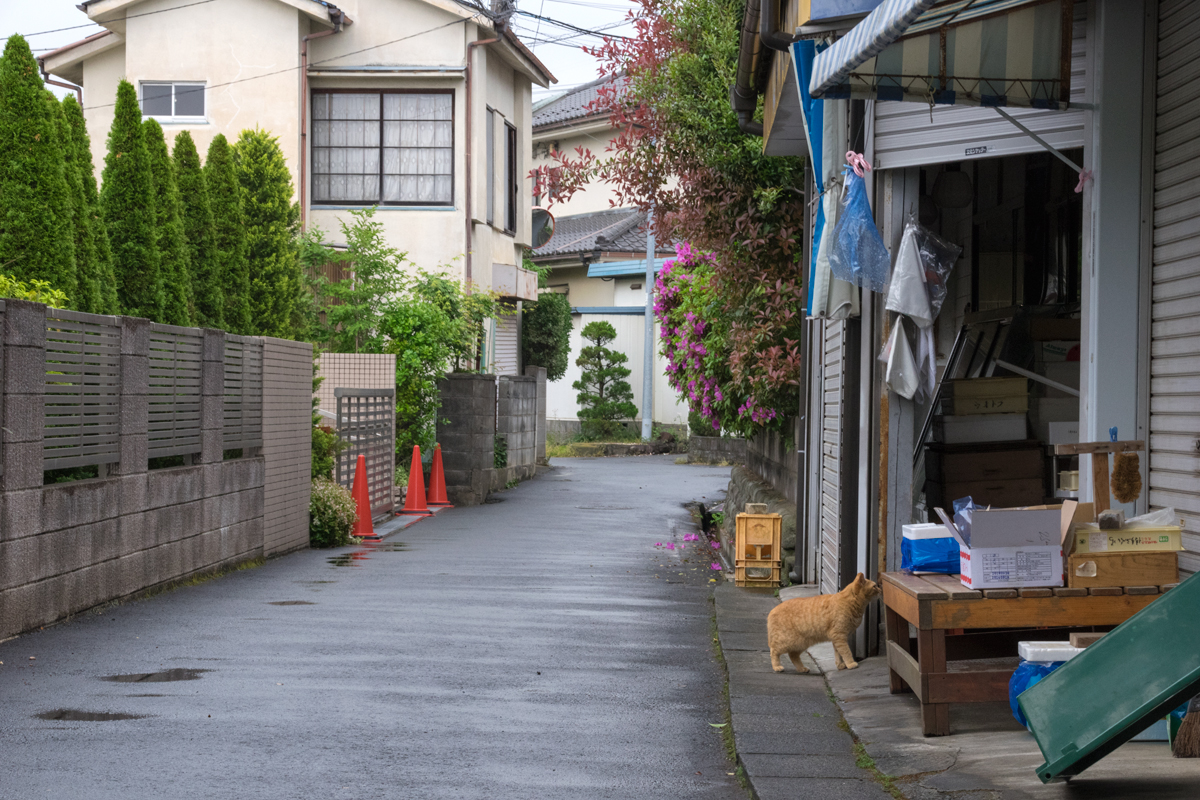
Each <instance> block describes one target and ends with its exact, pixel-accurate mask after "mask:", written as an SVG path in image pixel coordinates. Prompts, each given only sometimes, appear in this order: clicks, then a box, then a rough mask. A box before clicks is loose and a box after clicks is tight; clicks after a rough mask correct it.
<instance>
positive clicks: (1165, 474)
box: [1150, 0, 1200, 572]
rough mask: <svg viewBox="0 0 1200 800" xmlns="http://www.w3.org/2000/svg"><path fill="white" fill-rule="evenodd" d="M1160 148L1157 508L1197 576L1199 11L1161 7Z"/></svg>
mask: <svg viewBox="0 0 1200 800" xmlns="http://www.w3.org/2000/svg"><path fill="white" fill-rule="evenodd" d="M1157 73H1158V77H1157V88H1156V91H1155V96H1156V109H1155V111H1156V113H1155V144H1154V244H1153V246H1154V256H1153V259H1154V268H1153V289H1152V292H1151V329H1150V505H1151V506H1154V507H1163V506H1170V507H1173V508H1175V509H1176V511H1178V512H1179V513H1180V516H1182V517H1183V519H1184V527H1185V532H1184V536H1183V546H1184V548H1185V550H1186V551H1187V552H1184V553H1181V554H1180V558H1179V566H1180V568H1181V569H1182V570H1186V571H1187V572H1195V571H1196V570H1198V569H1200V480H1198V479H1197V475H1200V158H1198V157H1197V156H1200V4H1197V3H1195V2H1192V1H1191V0H1162V2H1161V3H1160V4H1159V19H1158V70H1157Z"/></svg>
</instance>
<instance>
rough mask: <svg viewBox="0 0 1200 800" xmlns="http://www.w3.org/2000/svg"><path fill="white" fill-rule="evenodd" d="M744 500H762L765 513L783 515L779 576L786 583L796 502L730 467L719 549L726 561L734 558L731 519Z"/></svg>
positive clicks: (793, 549)
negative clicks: (781, 560) (720, 546)
mask: <svg viewBox="0 0 1200 800" xmlns="http://www.w3.org/2000/svg"><path fill="white" fill-rule="evenodd" d="M746 503H766V505H767V511H768V513H771V514H779V515H780V516H781V517H783V526H782V527H783V530H782V541H781V542H780V547H781V548H782V550H783V578H784V579H785V580H784V583H785V584H786V583H787V580H786V579H787V575H788V573H789V572H791V571H792V569H793V568H794V567H795V566H796V504H795V503H793V502H792V501H790V500H789V499H788V498H786V497H784V496H783V494H782V493H780V492H779V491H777V490H776V489H775V488H774V487H772V486H771V484H769V483H767V482H766V481H764V480H762V479H761V478H759V477H758V476H757V475H755V474H754V473H753V472H751V471H750V470H749V469H747V468H746V467H734V468H733V470H732V471H731V472H730V475H729V489H728V491H727V492H726V494H725V512H724V513H725V518H724V521H723V523H722V525H721V544H722V549H723V550H724V552H725V555H726V557H727V558H728V560H729V563H730V564H733V560H734V555H733V546H734V535H735V525H736V522H735V520H736V518H737V515H738V514H739V513H740V512H742V511H745V509H746Z"/></svg>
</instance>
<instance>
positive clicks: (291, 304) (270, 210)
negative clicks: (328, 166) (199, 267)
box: [233, 128, 304, 339]
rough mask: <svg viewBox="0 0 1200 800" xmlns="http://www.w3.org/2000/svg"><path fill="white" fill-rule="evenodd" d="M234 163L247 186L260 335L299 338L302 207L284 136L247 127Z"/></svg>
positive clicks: (254, 310)
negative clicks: (298, 250)
mask: <svg viewBox="0 0 1200 800" xmlns="http://www.w3.org/2000/svg"><path fill="white" fill-rule="evenodd" d="M233 161H234V164H235V165H236V166H237V176H238V182H239V183H240V184H241V186H242V211H243V215H244V217H245V221H246V253H247V265H248V267H247V268H248V272H249V277H250V291H251V301H252V302H251V315H252V323H253V330H254V333H255V334H256V335H259V336H274V337H277V338H280V339H293V338H296V334H297V330H296V323H297V313H298V309H297V303H298V302H299V301H300V298H301V292H302V290H303V288H304V287H303V279H302V275H301V272H300V264H299V261H298V260H297V253H296V247H295V243H294V239H295V235H296V232H297V229H298V228H299V221H300V207H299V206H298V205H296V204H295V203H293V202H292V194H293V189H292V176H291V173H290V172H289V171H288V166H287V160H286V159H285V158H284V157H283V151H282V150H281V149H280V148H279V139H278V138H277V137H275V136H271V135H270V134H269V133H267V132H266V131H262V130H258V129H257V128H256V129H255V130H252V131H250V130H245V131H242V134H241V136H240V137H238V141H237V144H236V145H234V148H233Z"/></svg>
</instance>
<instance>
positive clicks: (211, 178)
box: [204, 133, 254, 335]
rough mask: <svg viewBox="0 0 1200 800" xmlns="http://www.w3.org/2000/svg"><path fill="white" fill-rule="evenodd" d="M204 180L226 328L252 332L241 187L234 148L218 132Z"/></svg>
mask: <svg viewBox="0 0 1200 800" xmlns="http://www.w3.org/2000/svg"><path fill="white" fill-rule="evenodd" d="M204 183H205V186H206V187H207V188H208V202H209V205H210V206H211V208H212V216H213V252H214V255H215V258H216V270H215V271H216V272H217V274H218V275H219V276H220V278H219V280H220V284H221V292H222V295H223V296H224V300H225V306H224V314H223V317H224V321H225V329H226V330H228V331H230V332H232V333H238V334H242V335H250V334H252V333H253V332H254V324H253V322H252V320H251V317H250V273H249V271H248V267H247V263H246V218H245V212H244V210H243V208H242V189H241V184H240V183H238V175H237V169H236V168H235V167H234V164H233V148H231V147H230V146H229V142H228V140H226V138H225V137H224V136H223V135H221V134H219V133H218V134H217V135H216V136H214V137H213V140H212V143H211V144H210V145H209V146H208V156H207V158H205V160H204Z"/></svg>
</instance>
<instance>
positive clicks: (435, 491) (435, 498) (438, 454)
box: [426, 444, 454, 508]
mask: <svg viewBox="0 0 1200 800" xmlns="http://www.w3.org/2000/svg"><path fill="white" fill-rule="evenodd" d="M426 504H427V505H431V506H445V507H446V508H453V507H454V505H453V504H452V503H451V502H450V501H449V500H448V499H447V498H446V476H445V474H444V473H443V472H442V446H441V445H440V444H435V445H434V446H433V467H432V468H431V469H430V471H429V499H428V500H427V501H426Z"/></svg>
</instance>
